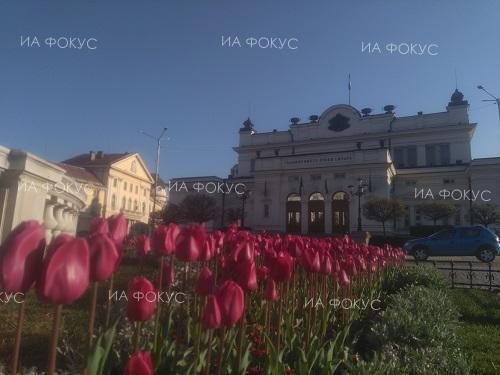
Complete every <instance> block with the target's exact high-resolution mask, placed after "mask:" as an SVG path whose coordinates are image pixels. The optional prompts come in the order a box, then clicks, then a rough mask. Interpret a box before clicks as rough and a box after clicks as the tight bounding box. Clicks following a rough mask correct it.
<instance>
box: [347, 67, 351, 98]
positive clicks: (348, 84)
mask: <svg viewBox="0 0 500 375" xmlns="http://www.w3.org/2000/svg"><path fill="white" fill-rule="evenodd" d="M347 88H348V90H349V105H351V73H349V82H348V83H347Z"/></svg>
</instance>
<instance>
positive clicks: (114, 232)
mask: <svg viewBox="0 0 500 375" xmlns="http://www.w3.org/2000/svg"><path fill="white" fill-rule="evenodd" d="M108 226H109V234H110V236H111V239H112V240H113V241H114V242H115V244H116V246H117V248H118V251H119V252H121V249H122V245H123V241H124V240H125V237H126V236H127V232H128V227H127V220H125V216H124V215H123V214H117V215H113V216H111V217H110V218H108Z"/></svg>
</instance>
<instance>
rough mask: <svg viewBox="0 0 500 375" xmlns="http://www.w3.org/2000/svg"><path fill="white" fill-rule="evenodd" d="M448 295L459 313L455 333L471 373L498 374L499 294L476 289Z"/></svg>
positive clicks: (454, 291)
mask: <svg viewBox="0 0 500 375" xmlns="http://www.w3.org/2000/svg"><path fill="white" fill-rule="evenodd" d="M449 294H450V297H451V298H452V300H453V302H454V303H455V304H456V306H457V308H458V310H459V312H460V314H461V318H460V322H461V326H460V328H459V330H458V334H459V336H460V341H461V343H462V347H463V349H464V350H465V351H466V352H468V353H469V354H470V355H471V357H472V361H473V368H474V371H473V373H474V374H500V294H499V293H498V292H496V293H494V292H488V291H483V290H476V289H452V290H450V292H449Z"/></svg>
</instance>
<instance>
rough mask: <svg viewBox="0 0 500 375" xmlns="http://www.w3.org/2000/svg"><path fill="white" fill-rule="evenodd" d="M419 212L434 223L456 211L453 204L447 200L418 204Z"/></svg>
mask: <svg viewBox="0 0 500 375" xmlns="http://www.w3.org/2000/svg"><path fill="white" fill-rule="evenodd" d="M419 209H420V213H421V214H422V215H423V216H424V217H426V218H427V219H429V220H432V222H433V223H434V225H436V223H437V221H438V220H441V219H446V218H448V217H450V216H451V215H454V214H455V213H456V212H457V209H456V207H455V206H453V205H452V204H450V203H447V202H429V203H423V204H421V205H420V206H419Z"/></svg>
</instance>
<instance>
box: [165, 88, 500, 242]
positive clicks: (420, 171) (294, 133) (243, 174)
mask: <svg viewBox="0 0 500 375" xmlns="http://www.w3.org/2000/svg"><path fill="white" fill-rule="evenodd" d="M468 108H469V105H468V102H467V101H466V100H464V97H463V94H462V93H460V92H459V91H458V90H455V92H454V93H453V94H452V96H451V100H450V101H449V103H448V105H447V106H446V110H445V111H443V112H439V113H429V114H424V113H422V112H419V113H418V114H416V115H414V116H404V117H399V116H396V114H395V113H394V106H386V107H384V112H383V113H380V114H372V113H371V110H370V109H368V108H365V109H363V110H361V112H360V111H358V110H357V109H356V108H354V107H352V106H350V105H345V104H341V105H333V106H331V107H329V108H327V109H326V110H325V111H324V112H323V113H322V114H321V115H320V116H310V118H309V120H308V121H307V122H301V121H300V119H298V118H292V119H291V124H290V126H289V129H288V130H281V131H280V130H274V131H272V132H265V133H259V132H258V131H257V130H256V128H255V126H254V124H252V122H251V120H250V119H248V120H246V121H245V122H244V123H243V127H242V128H241V129H240V130H239V145H238V146H237V147H234V150H235V151H236V152H237V154H238V163H237V164H236V165H235V166H234V167H233V168H232V170H231V174H230V176H229V181H231V182H240V183H244V184H245V186H246V187H247V191H248V194H246V195H245V202H244V204H243V205H242V207H244V216H245V219H244V222H245V226H246V227H250V228H252V229H254V230H268V231H280V232H291V233H303V234H307V233H308V234H319V235H321V234H342V233H349V232H351V231H355V230H357V229H358V227H359V222H358V221H359V218H358V216H359V215H358V212H359V204H360V203H361V206H362V205H363V203H364V202H365V201H366V200H368V199H370V198H371V197H381V198H397V199H400V200H401V201H402V202H403V203H404V205H405V209H406V215H404V217H402V218H401V219H399V220H398V221H397V222H394V223H391V225H390V228H389V229H390V230H391V231H393V232H400V233H404V232H408V230H409V228H410V227H411V226H416V225H421V224H422V225H423V224H432V222H428V221H426V219H425V218H424V217H423V216H422V215H421V214H420V212H419V205H421V204H422V203H424V202H425V201H430V200H439V199H442V200H445V201H447V202H449V203H451V204H453V205H455V206H456V208H457V213H456V215H454V216H453V217H451V218H448V219H446V221H445V222H440V224H451V225H467V224H469V223H470V220H471V219H470V208H471V205H472V204H473V203H493V204H496V205H497V206H499V205H500V157H498V158H483V159H472V157H471V139H472V137H473V134H474V131H475V129H476V126H477V124H475V123H472V122H470V120H469V115H468ZM360 186H362V187H361V188H360ZM360 191H362V194H359V192H360ZM174 195H175V194H172V193H171V199H172V198H173V199H174V200H175V197H174ZM237 198H240V200H241V197H233V201H234V200H235V199H237ZM473 199H474V201H473ZM237 201H238V200H236V201H234V202H233V205H236V206H238V205H239V203H237ZM235 202H236V203H235ZM226 205H228V203H227V201H226ZM361 219H362V230H367V231H371V232H378V231H381V228H382V227H381V224H380V223H378V222H374V221H369V220H367V219H366V218H365V217H362V218H361Z"/></svg>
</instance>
